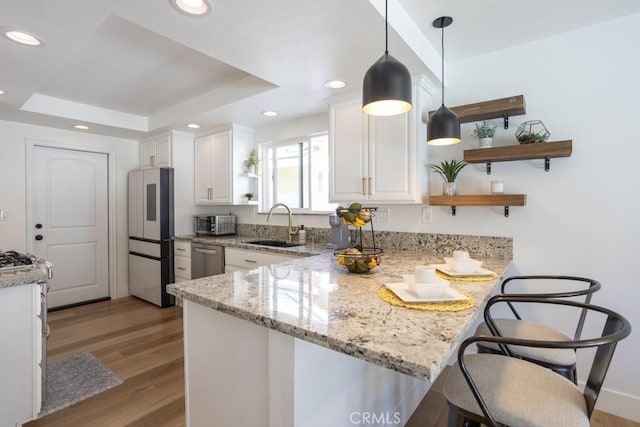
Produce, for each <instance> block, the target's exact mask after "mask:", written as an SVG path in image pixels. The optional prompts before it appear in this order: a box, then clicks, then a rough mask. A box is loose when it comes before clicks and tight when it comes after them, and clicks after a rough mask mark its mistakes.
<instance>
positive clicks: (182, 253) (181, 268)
mask: <svg viewBox="0 0 640 427" xmlns="http://www.w3.org/2000/svg"><path fill="white" fill-rule="evenodd" d="M173 265H174V266H175V271H174V275H175V282H176V283H177V282H185V281H187V280H191V242H188V241H184V240H176V241H174V242H173Z"/></svg>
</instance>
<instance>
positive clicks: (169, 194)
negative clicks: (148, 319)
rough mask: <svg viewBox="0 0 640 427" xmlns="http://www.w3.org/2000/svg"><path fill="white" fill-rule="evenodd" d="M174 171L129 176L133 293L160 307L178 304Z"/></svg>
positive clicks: (140, 171)
mask: <svg viewBox="0 0 640 427" xmlns="http://www.w3.org/2000/svg"><path fill="white" fill-rule="evenodd" d="M172 236H173V169H172V168H152V169H142V170H135V171H131V172H129V292H130V293H131V295H134V296H136V297H138V298H141V299H143V300H145V301H149V302H150V303H153V304H155V305H157V306H160V307H167V306H169V305H173V304H174V297H173V296H172V295H169V294H168V293H167V290H166V288H167V285H168V284H169V283H173V281H174V276H173V241H172V240H171V237H172Z"/></svg>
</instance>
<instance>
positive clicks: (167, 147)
mask: <svg viewBox="0 0 640 427" xmlns="http://www.w3.org/2000/svg"><path fill="white" fill-rule="evenodd" d="M140 167H141V168H142V169H144V168H156V167H157V168H170V167H173V135H172V134H171V133H168V134H163V135H159V136H155V137H153V138H150V139H147V140H144V141H141V142H140Z"/></svg>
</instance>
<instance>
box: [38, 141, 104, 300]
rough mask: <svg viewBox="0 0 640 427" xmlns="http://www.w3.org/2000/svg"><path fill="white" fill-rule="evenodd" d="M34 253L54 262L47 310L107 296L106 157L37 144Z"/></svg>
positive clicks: (99, 154) (102, 154)
mask: <svg viewBox="0 0 640 427" xmlns="http://www.w3.org/2000/svg"><path fill="white" fill-rule="evenodd" d="M31 162H32V168H31V189H30V194H31V198H32V200H31V207H32V215H31V220H32V224H30V227H31V230H30V231H31V232H30V233H29V238H31V239H32V242H33V244H32V247H33V251H34V253H35V254H36V255H38V256H40V257H42V258H45V259H47V260H49V261H51V262H52V263H53V279H51V280H50V282H49V284H50V291H49V298H48V303H49V307H58V306H63V305H68V304H75V303H80V302H84V301H91V300H95V299H99V298H105V297H108V296H109V214H108V207H109V194H108V156H107V154H104V153H93V152H87V151H76V150H69V149H62V148H53V147H44V146H38V145H35V146H34V147H33V151H32V160H31Z"/></svg>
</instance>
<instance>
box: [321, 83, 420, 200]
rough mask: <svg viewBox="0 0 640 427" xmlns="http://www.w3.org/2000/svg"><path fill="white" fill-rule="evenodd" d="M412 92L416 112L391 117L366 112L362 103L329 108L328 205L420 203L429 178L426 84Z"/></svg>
mask: <svg viewBox="0 0 640 427" xmlns="http://www.w3.org/2000/svg"><path fill="white" fill-rule="evenodd" d="M423 83H424V82H422V81H421V82H418V83H417V84H415V85H414V87H413V108H412V109H411V110H410V111H409V112H407V113H404V114H400V115H397V116H388V117H380V116H378V117H376V116H369V115H367V114H364V113H363V112H362V101H361V99H360V98H357V99H349V100H346V101H342V102H336V103H332V104H331V105H330V107H329V115H330V116H329V150H330V159H329V161H330V168H329V169H330V171H331V173H330V175H329V186H330V192H329V200H330V201H331V202H354V201H361V202H381V203H421V202H422V197H423V195H422V192H423V190H424V189H426V186H425V185H424V180H423V179H422V177H421V175H420V174H422V175H425V176H426V175H427V173H426V171H425V169H424V165H425V164H426V163H427V161H426V148H425V147H424V145H425V144H426V142H425V141H426V127H425V125H424V123H423V122H422V119H421V117H422V113H423V112H424V111H426V106H427V103H426V100H427V94H426V89H425V87H426V84H423Z"/></svg>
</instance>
